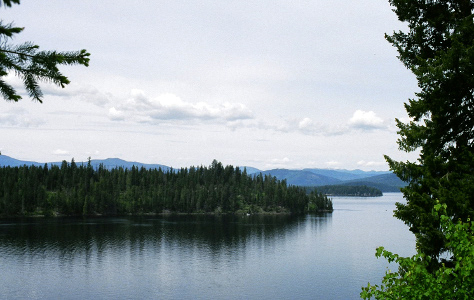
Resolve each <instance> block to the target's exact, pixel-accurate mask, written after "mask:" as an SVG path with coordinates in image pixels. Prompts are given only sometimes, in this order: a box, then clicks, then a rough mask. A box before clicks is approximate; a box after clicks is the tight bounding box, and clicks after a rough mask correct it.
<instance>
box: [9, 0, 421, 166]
mask: <svg viewBox="0 0 474 300" xmlns="http://www.w3.org/2000/svg"><path fill="white" fill-rule="evenodd" d="M0 19H2V20H3V22H4V23H9V22H14V24H15V25H16V26H20V27H25V29H24V31H23V32H22V33H21V34H19V35H17V36H16V37H15V38H14V39H13V40H11V42H12V43H21V42H24V41H32V42H34V43H35V44H37V45H39V46H40V50H61V51H72V50H80V49H87V51H89V52H90V53H91V56H90V58H91V61H90V66H89V67H84V66H62V67H60V69H61V71H62V72H63V73H64V74H65V75H66V76H67V77H68V78H69V80H71V83H70V84H69V85H67V86H66V88H64V89H62V88H58V87H56V86H54V85H52V84H50V83H47V82H46V83H41V88H42V91H43V93H44V99H43V103H42V104H41V103H38V102H34V101H32V100H31V99H29V98H28V96H27V95H26V94H24V89H23V87H22V85H21V81H20V80H19V79H18V78H16V77H15V76H14V75H13V74H11V75H9V76H8V78H7V79H6V80H7V81H8V82H9V83H11V84H12V85H13V86H14V87H15V88H16V89H17V90H18V91H19V92H21V93H22V95H24V96H23V99H22V100H21V101H19V102H16V103H15V102H7V101H0V151H1V153H2V154H3V155H8V156H11V157H14V158H17V159H22V160H32V161H37V162H50V161H62V160H67V161H70V160H71V159H72V158H74V159H75V161H76V162H79V161H86V160H87V158H88V157H91V158H92V159H104V158H112V157H117V158H121V159H124V160H128V161H138V162H143V163H157V164H163V165H167V166H172V167H174V168H179V167H189V166H199V165H204V166H208V165H210V164H211V162H212V160H213V159H217V160H218V161H220V162H222V164H224V165H234V166H252V167H256V168H259V169H261V170H269V169H273V168H286V169H303V168H331V169H351V170H352V169H361V170H366V171H368V170H388V165H387V163H386V162H385V160H384V157H383V155H384V154H386V155H389V156H390V157H392V158H394V159H398V160H415V159H416V156H415V154H413V153H412V154H406V153H403V152H401V151H400V150H399V149H398V145H397V143H396V141H397V138H398V136H397V128H396V126H395V118H398V119H401V120H407V115H406V112H405V110H404V106H403V103H404V102H406V101H407V100H408V99H409V98H413V97H414V93H415V92H416V91H417V83H416V79H415V77H414V76H413V75H412V74H411V73H410V71H409V70H407V69H406V68H405V67H404V66H403V65H402V63H401V62H400V61H399V60H398V59H397V52H396V49H394V48H393V47H392V45H390V44H389V43H388V42H387V41H386V40H385V39H384V34H385V33H389V34H390V33H392V32H393V31H394V30H404V29H405V25H404V24H402V23H401V22H399V21H398V20H397V17H396V15H395V13H394V12H393V11H392V8H391V7H390V5H389V3H388V1H375V0H359V1H352V0H313V1H307V0H300V1H289V0H255V1H241V0H239V1H234V0H228V1H222V0H221V1H217V0H200V1H194V0H173V1H161V0H156V1H144V0H141V1H139V0H137V1H124V0H113V1H112V0H101V1H92V0H83V1H64V0H49V1H35V0H22V1H21V5H14V6H13V7H11V8H4V7H1V8H0Z"/></svg>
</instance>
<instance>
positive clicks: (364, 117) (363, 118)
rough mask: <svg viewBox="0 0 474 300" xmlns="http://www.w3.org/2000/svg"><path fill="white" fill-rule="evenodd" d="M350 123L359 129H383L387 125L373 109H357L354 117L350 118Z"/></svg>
mask: <svg viewBox="0 0 474 300" xmlns="http://www.w3.org/2000/svg"><path fill="white" fill-rule="evenodd" d="M349 125H350V126H351V127H353V128H358V129H365V130H371V129H381V128H384V127H386V126H385V124H384V121H383V120H382V119H381V118H379V117H377V115H375V113H374V112H373V111H363V110H356V111H355V112H354V115H353V116H352V118H350V119H349Z"/></svg>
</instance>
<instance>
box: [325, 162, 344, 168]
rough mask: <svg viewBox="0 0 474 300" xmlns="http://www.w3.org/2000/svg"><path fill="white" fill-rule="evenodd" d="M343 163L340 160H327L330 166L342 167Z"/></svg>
mask: <svg viewBox="0 0 474 300" xmlns="http://www.w3.org/2000/svg"><path fill="white" fill-rule="evenodd" d="M341 165H342V164H341V163H340V162H338V161H327V162H326V166H328V168H340V167H341Z"/></svg>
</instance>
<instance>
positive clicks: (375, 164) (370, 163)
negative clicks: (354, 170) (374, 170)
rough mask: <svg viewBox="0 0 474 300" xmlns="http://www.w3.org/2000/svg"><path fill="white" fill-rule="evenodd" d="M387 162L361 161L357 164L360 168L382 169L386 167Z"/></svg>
mask: <svg viewBox="0 0 474 300" xmlns="http://www.w3.org/2000/svg"><path fill="white" fill-rule="evenodd" d="M386 164H387V163H386V162H382V161H365V160H361V161H358V162H357V165H358V166H360V167H380V166H384V165H386Z"/></svg>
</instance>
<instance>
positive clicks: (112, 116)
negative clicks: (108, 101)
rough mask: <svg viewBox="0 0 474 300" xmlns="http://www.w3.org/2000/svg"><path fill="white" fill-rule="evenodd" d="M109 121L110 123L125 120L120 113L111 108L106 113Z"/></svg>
mask: <svg viewBox="0 0 474 300" xmlns="http://www.w3.org/2000/svg"><path fill="white" fill-rule="evenodd" d="M108 116H109V119H110V120H112V121H122V120H124V119H125V115H124V113H123V112H122V111H118V110H117V109H115V107H111V108H110V109H109V113H108Z"/></svg>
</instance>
